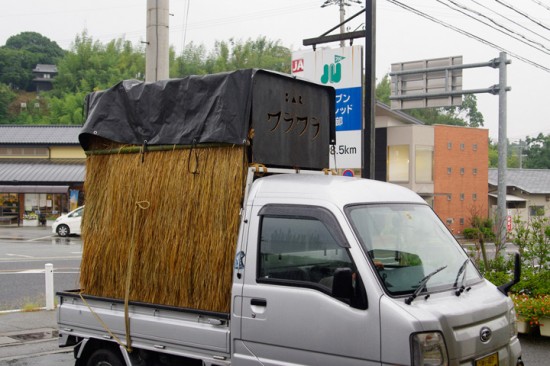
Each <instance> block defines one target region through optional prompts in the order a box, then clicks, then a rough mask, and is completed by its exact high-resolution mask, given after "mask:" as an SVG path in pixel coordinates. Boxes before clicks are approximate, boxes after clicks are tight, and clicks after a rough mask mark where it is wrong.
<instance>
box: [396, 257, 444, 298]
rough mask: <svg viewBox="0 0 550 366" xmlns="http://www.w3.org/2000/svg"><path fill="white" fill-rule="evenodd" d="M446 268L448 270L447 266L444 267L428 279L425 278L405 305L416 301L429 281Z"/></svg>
mask: <svg viewBox="0 0 550 366" xmlns="http://www.w3.org/2000/svg"><path fill="white" fill-rule="evenodd" d="M445 268H447V266H443V267H439V268H438V269H436V270H435V271H433V272H432V273H430V274H429V275H427V276H426V277H424V278H423V279H422V280H420V283H419V284H418V287H417V288H416V290H414V292H413V293H412V295H411V296H409V297H408V298H407V299H406V300H405V304H407V305H410V304H411V303H412V302H413V300H414V299H416V297H417V296H418V294H419V293H420V292H421V291H422V290H424V288H425V287H426V284H427V283H428V281H429V280H430V278H432V276H433V275H435V274H438V273H439V272H441V271H443V270H444V269H445Z"/></svg>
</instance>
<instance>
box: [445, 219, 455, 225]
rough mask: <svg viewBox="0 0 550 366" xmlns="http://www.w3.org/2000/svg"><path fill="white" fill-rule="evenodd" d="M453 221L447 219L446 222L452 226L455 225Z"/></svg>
mask: <svg viewBox="0 0 550 366" xmlns="http://www.w3.org/2000/svg"><path fill="white" fill-rule="evenodd" d="M453 221H454V220H453V219H452V218H450V219H447V220H446V222H447V225H452V224H453Z"/></svg>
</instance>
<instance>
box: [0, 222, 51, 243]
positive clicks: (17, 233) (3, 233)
mask: <svg viewBox="0 0 550 366" xmlns="http://www.w3.org/2000/svg"><path fill="white" fill-rule="evenodd" d="M48 235H54V234H52V228H51V226H17V225H0V240H2V239H4V240H31V239H35V238H37V237H41V236H48Z"/></svg>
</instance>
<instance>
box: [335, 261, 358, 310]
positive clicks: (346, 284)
mask: <svg viewBox="0 0 550 366" xmlns="http://www.w3.org/2000/svg"><path fill="white" fill-rule="evenodd" d="M332 296H334V297H335V298H337V299H338V300H341V301H344V302H345V303H346V304H349V303H351V299H352V297H353V275H352V272H351V268H337V269H336V270H335V271H334V279H333V282H332Z"/></svg>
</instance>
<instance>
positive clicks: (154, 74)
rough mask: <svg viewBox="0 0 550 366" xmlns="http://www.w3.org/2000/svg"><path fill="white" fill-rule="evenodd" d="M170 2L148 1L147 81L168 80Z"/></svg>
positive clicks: (165, 0) (161, 0)
mask: <svg viewBox="0 0 550 366" xmlns="http://www.w3.org/2000/svg"><path fill="white" fill-rule="evenodd" d="M168 19H169V0H147V41H146V42H145V43H146V44H147V47H146V52H145V81H146V82H154V81H157V80H164V79H168V74H169V73H168V71H169V65H168V50H169V41H168V30H169V24H168V23H169V22H168Z"/></svg>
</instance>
